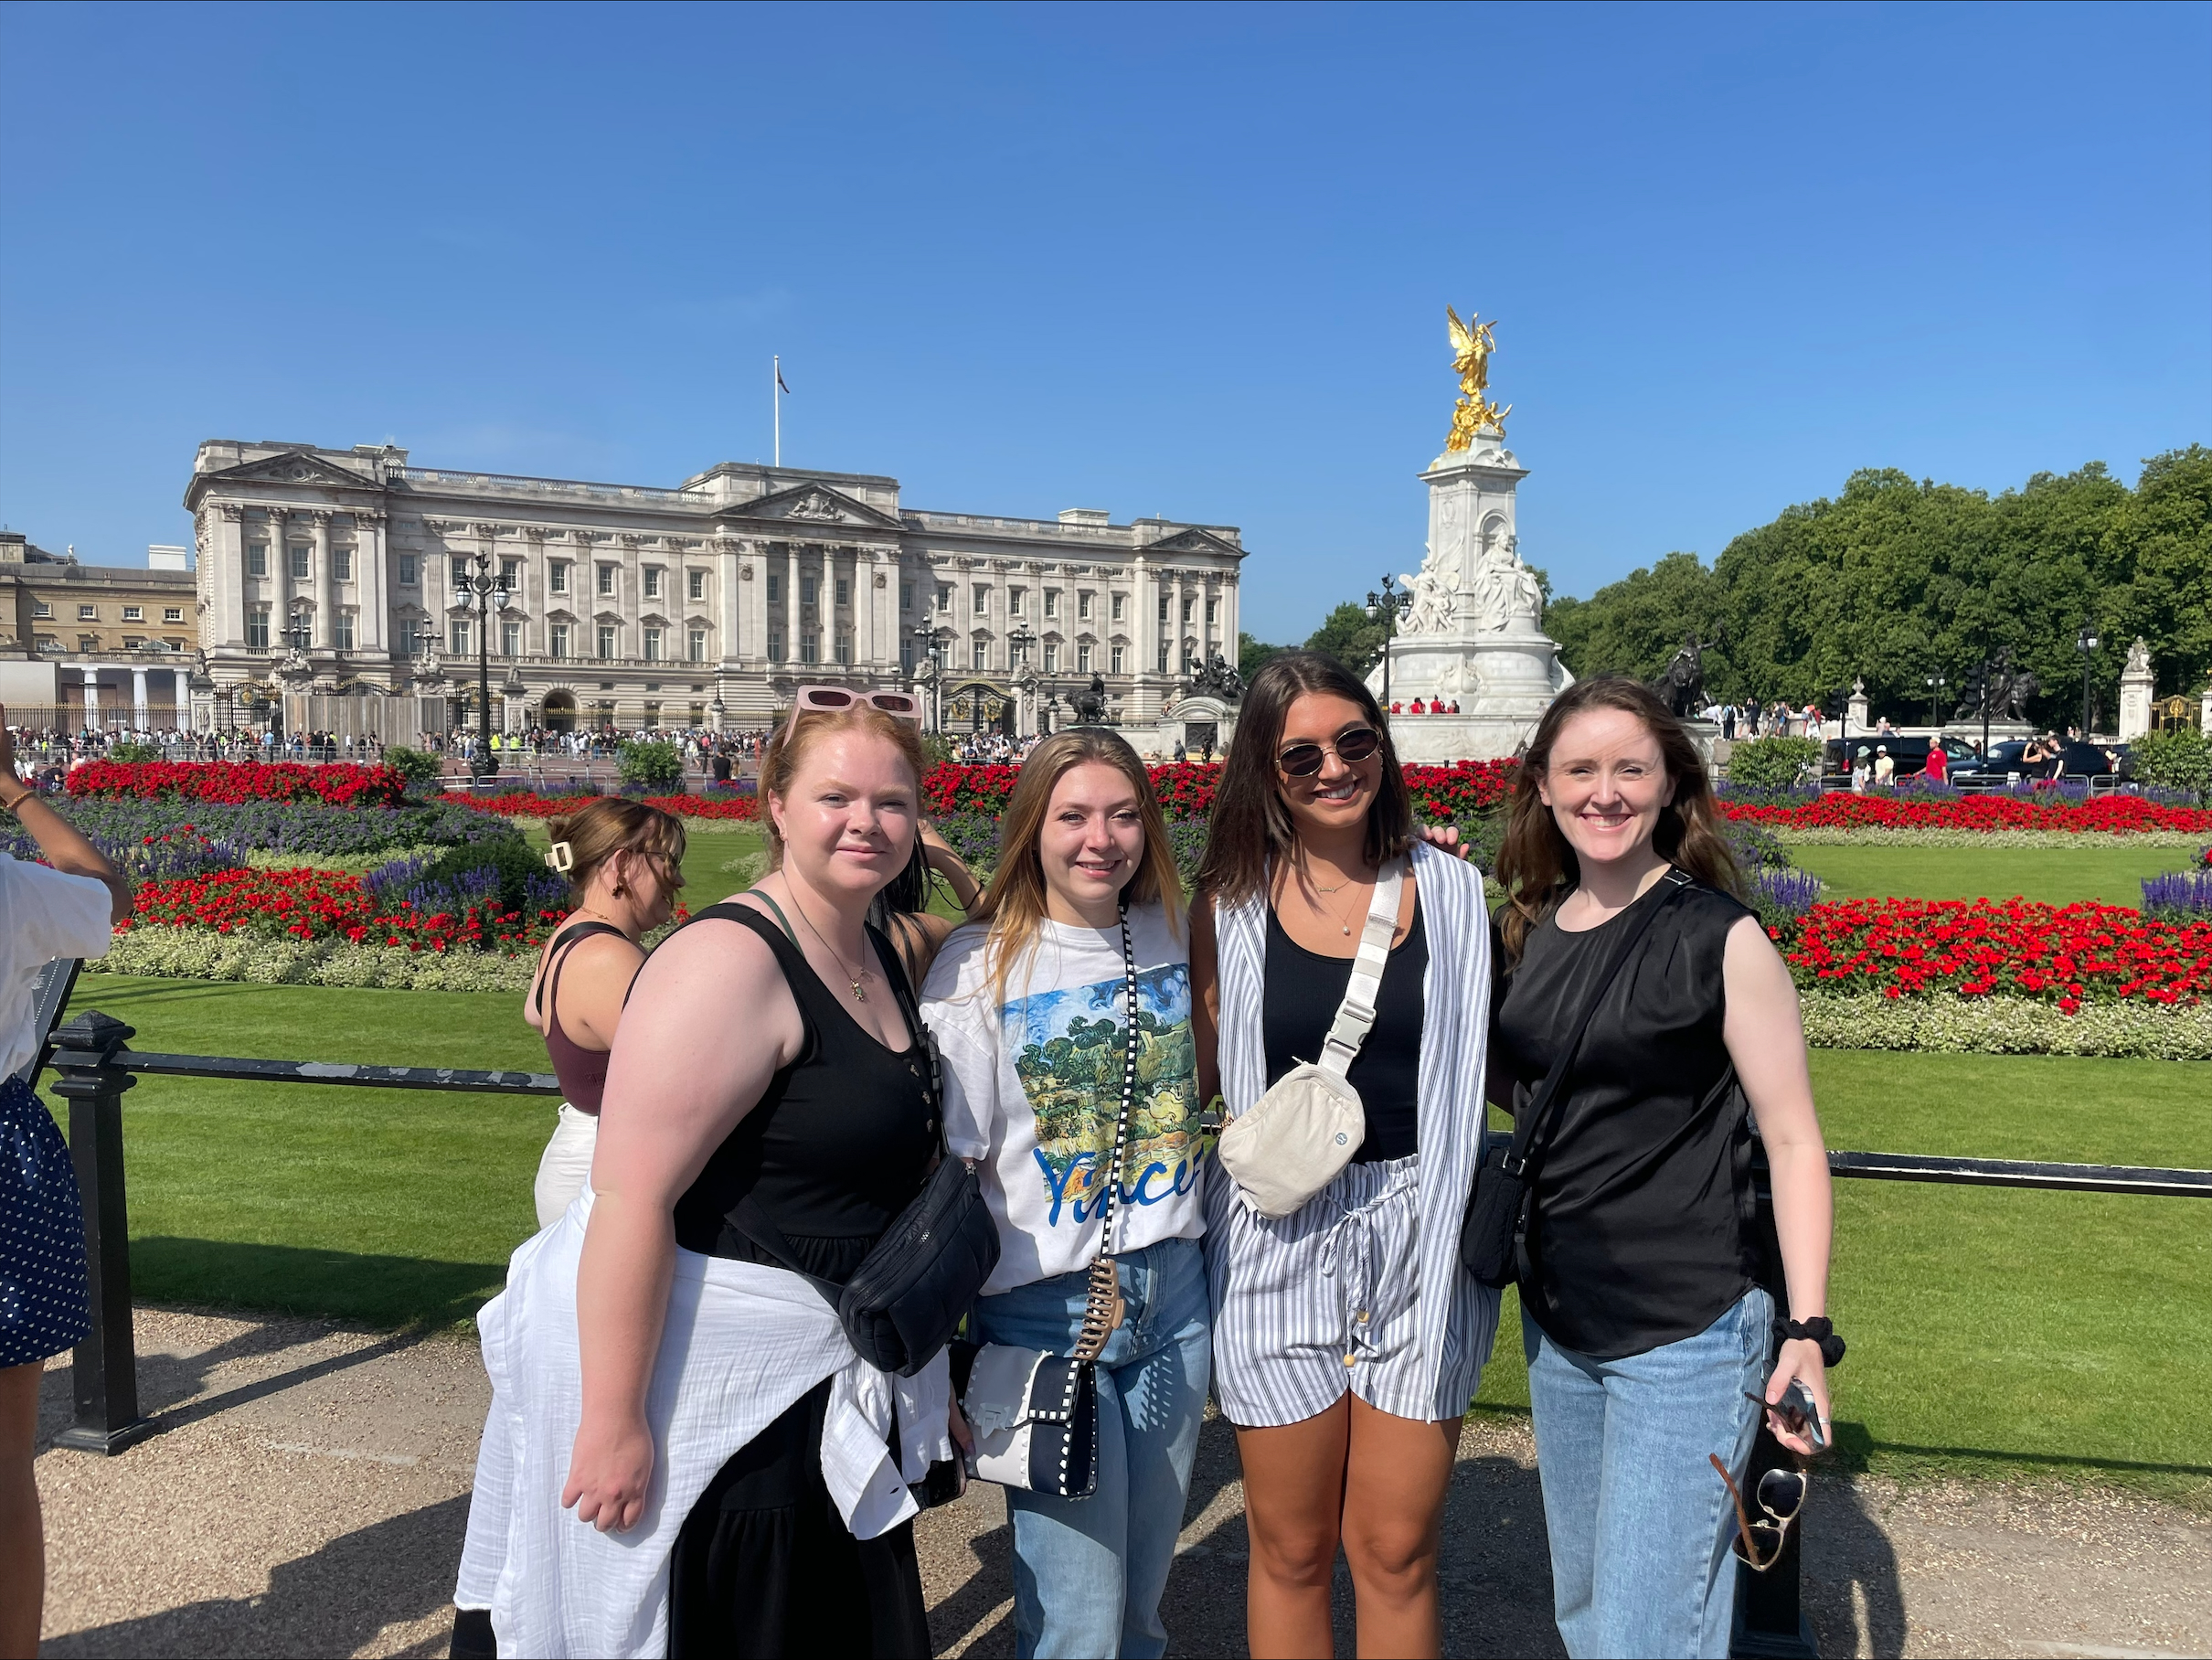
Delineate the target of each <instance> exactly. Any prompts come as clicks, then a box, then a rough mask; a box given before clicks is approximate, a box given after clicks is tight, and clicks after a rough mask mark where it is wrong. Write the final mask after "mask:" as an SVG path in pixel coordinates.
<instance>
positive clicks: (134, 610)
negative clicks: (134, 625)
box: [122, 605, 146, 622]
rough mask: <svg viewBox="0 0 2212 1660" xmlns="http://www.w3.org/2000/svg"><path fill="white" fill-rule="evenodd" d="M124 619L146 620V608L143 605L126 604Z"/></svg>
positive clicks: (123, 612) (132, 620) (128, 620)
mask: <svg viewBox="0 0 2212 1660" xmlns="http://www.w3.org/2000/svg"><path fill="white" fill-rule="evenodd" d="M122 620H123V621H124V622H144V621H145V620H146V608H145V607H144V606H143V605H126V606H124V607H123V608H122Z"/></svg>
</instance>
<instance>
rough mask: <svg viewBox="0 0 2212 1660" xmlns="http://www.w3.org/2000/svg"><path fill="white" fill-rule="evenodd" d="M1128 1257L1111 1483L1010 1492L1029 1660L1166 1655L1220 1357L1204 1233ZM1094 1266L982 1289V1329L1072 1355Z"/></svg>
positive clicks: (1109, 1383) (1107, 1373)
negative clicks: (1172, 1572) (1215, 1358)
mask: <svg viewBox="0 0 2212 1660" xmlns="http://www.w3.org/2000/svg"><path fill="white" fill-rule="evenodd" d="M1120 1266H1121V1271H1122V1297H1123V1298H1124V1299H1125V1301H1126V1303H1127V1312H1126V1314H1124V1316H1123V1318H1122V1325H1121V1329H1120V1330H1119V1331H1117V1332H1115V1333H1114V1334H1113V1335H1112V1336H1111V1337H1109V1338H1107V1340H1106V1347H1105V1351H1104V1352H1103V1353H1102V1354H1101V1355H1100V1357H1099V1367H1098V1379H1099V1484H1098V1490H1097V1491H1096V1492H1095V1493H1093V1494H1092V1495H1090V1497H1089V1498H1078V1499H1064V1498H1054V1497H1052V1496H1050V1495H1047V1494H1042V1493H1030V1492H1026V1491H1024V1490H1022V1489H1020V1488H1015V1487H1009V1488H1008V1489H1007V1490H1006V1500H1007V1504H1008V1506H1010V1508H1011V1509H1012V1510H1013V1512H1014V1640H1015V1652H1016V1654H1018V1655H1022V1656H1023V1657H1024V1660H1028V1656H1031V1655H1067V1656H1070V1657H1074V1660H1105V1657H1107V1656H1111V1655H1128V1656H1131V1657H1132V1660H1154V1657H1155V1656H1157V1655H1162V1654H1164V1653H1165V1652H1166V1650H1167V1628H1166V1627H1165V1626H1164V1625H1162V1624H1161V1623H1160V1595H1161V1593H1162V1592H1163V1591H1165V1590H1166V1589H1167V1570H1169V1569H1170V1568H1172V1567H1173V1566H1174V1565H1175V1539H1176V1537H1177V1535H1179V1534H1180V1533H1181V1532H1182V1530H1183V1505H1184V1501H1185V1500H1186V1499H1187V1498H1188V1497H1189V1496H1190V1470H1191V1464H1192V1463H1193V1461H1195V1460H1196V1457H1197V1454H1198V1423H1199V1420H1200V1419H1201V1417H1202V1416H1203V1415H1204V1412H1205V1410H1206V1387H1207V1378H1208V1373H1209V1370H1210V1368H1211V1365H1212V1354H1213V1348H1212V1344H1213V1334H1212V1328H1211V1325H1210V1322H1209V1320H1208V1316H1207V1294H1206V1264H1205V1261H1204V1259H1203V1258H1202V1257H1201V1256H1200V1255H1199V1252H1198V1242H1197V1241H1196V1240H1161V1241H1160V1242H1159V1243H1157V1244H1155V1245H1147V1246H1146V1247H1144V1249H1143V1250H1133V1251H1131V1252H1129V1253H1128V1254H1127V1255H1126V1256H1123V1257H1122V1258H1121V1259H1120ZM1087 1278H1088V1276H1087V1275H1084V1274H1081V1273H1070V1274H1061V1275H1059V1276H1058V1277H1057V1278H1055V1279H1050V1280H1040V1281H1038V1282H1037V1283H1035V1284H1034V1285H1022V1286H1017V1287H1016V1288H1015V1289H1014V1290H1012V1291H1010V1292H1006V1293H1003V1294H1001V1295H999V1296H995V1297H983V1298H979V1299H978V1300H977V1302H976V1304H975V1318H974V1323H973V1324H974V1327H975V1335H976V1339H977V1341H979V1342H983V1343H1011V1344H1016V1345H1019V1346H1022V1347H1024V1348H1039V1349H1051V1350H1054V1351H1056V1352H1058V1353H1060V1354H1063V1355H1064V1354H1066V1353H1067V1352H1068V1351H1069V1349H1071V1348H1072V1347H1074V1346H1075V1341H1076V1337H1077V1335H1078V1334H1079V1332H1080V1330H1081V1327H1082V1324H1083V1308H1084V1304H1085V1303H1086V1301H1087V1298H1086V1295H1085V1284H1086V1281H1087Z"/></svg>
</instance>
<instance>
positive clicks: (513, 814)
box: [440, 790, 760, 821]
mask: <svg viewBox="0 0 2212 1660" xmlns="http://www.w3.org/2000/svg"><path fill="white" fill-rule="evenodd" d="M440 799H441V800H443V801H450V802H452V803H453V804H454V805H455V806H460V807H474V808H475V809H477V810H478V811H479V812H482V813H496V814H499V815H500V816H501V817H503V818H563V817H566V816H567V815H568V814H571V813H574V812H575V811H576V810H577V809H578V808H580V807H581V806H583V805H584V804H585V803H588V802H590V801H592V800H594V799H596V798H595V797H592V796H590V795H534V794H532V793H530V792H529V791H527V790H508V791H505V792H503V793H500V794H498V795H463V794H457V793H447V794H445V795H443V796H441V798H440ZM644 801H645V804H646V805H647V806H649V807H658V808H660V810H661V811H662V812H664V813H673V814H675V816H676V817H678V818H723V819H738V820H740V821H743V820H750V819H755V818H758V817H760V801H759V799H758V798H757V797H755V796H750V795H648V796H646V797H645V798H644Z"/></svg>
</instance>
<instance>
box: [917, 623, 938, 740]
mask: <svg viewBox="0 0 2212 1660" xmlns="http://www.w3.org/2000/svg"><path fill="white" fill-rule="evenodd" d="M912 633H913V635H914V642H915V644H917V645H919V646H920V647H921V653H922V655H923V656H925V657H927V658H928V659H929V660H930V665H931V668H932V669H934V670H935V671H936V672H935V673H934V674H932V675H931V676H930V730H931V731H932V732H941V731H943V730H944V725H945V669H944V663H943V661H942V658H943V655H944V643H943V641H941V639H940V638H939V637H938V632H937V629H936V628H935V627H934V626H933V625H932V624H931V623H928V622H917V623H916V624H915V625H914V627H913V630H912Z"/></svg>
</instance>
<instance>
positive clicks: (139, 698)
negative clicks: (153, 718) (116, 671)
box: [131, 663, 147, 732]
mask: <svg viewBox="0 0 2212 1660" xmlns="http://www.w3.org/2000/svg"><path fill="white" fill-rule="evenodd" d="M131 724H132V725H133V727H135V728H136V729H138V730H140V731H142V732H143V731H144V730H145V729H146V724H147V718H146V670H145V665H144V664H139V663H133V665H131Z"/></svg>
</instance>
